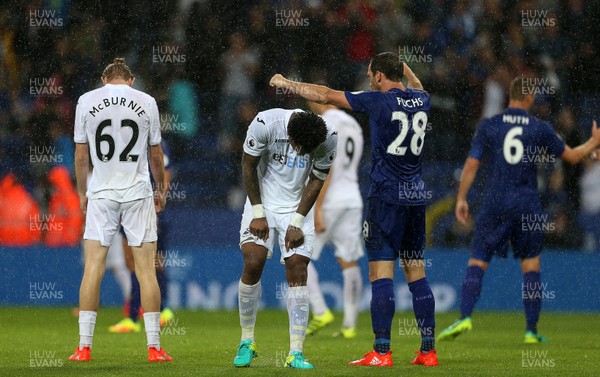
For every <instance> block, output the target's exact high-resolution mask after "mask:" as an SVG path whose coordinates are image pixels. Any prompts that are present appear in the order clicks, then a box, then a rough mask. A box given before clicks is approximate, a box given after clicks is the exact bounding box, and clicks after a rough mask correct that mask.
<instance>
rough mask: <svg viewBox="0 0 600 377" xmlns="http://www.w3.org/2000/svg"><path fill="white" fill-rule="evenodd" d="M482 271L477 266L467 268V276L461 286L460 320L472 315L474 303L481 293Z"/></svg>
mask: <svg viewBox="0 0 600 377" xmlns="http://www.w3.org/2000/svg"><path fill="white" fill-rule="evenodd" d="M484 272H485V271H484V270H483V269H482V268H481V267H479V266H469V267H467V276H465V280H464V281H463V285H462V296H461V299H460V318H461V319H463V318H466V317H470V316H471V314H472V313H473V308H474V307H475V303H476V302H477V300H479V294H480V293H481V280H482V279H483V274H484Z"/></svg>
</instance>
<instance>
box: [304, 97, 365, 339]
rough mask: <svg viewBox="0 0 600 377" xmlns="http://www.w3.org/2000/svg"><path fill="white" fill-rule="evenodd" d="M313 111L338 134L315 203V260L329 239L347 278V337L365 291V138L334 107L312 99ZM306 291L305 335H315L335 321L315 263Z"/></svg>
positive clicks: (352, 333) (353, 329)
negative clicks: (361, 179)
mask: <svg viewBox="0 0 600 377" xmlns="http://www.w3.org/2000/svg"><path fill="white" fill-rule="evenodd" d="M308 105H309V107H310V109H311V110H312V111H313V112H315V113H317V114H320V115H321V116H322V117H323V119H325V122H327V124H328V125H330V126H333V127H334V128H335V130H336V131H337V132H338V146H337V158H336V160H335V162H334V163H333V166H332V167H331V172H330V174H329V176H328V177H327V180H326V181H325V184H324V186H323V189H322V190H321V193H320V194H319V198H318V199H317V202H316V204H315V230H316V233H317V236H316V238H315V243H314V251H313V255H312V258H311V259H312V261H316V260H318V259H319V256H320V255H321V251H322V250H323V248H324V247H325V245H326V244H327V243H329V242H331V243H333V245H334V246H335V256H336V258H337V260H338V263H339V264H340V267H341V269H342V275H343V281H344V283H343V284H344V285H343V286H344V288H343V290H344V320H343V322H342V328H341V329H340V331H339V333H335V334H334V335H340V336H343V337H344V338H347V339H349V338H354V337H355V336H356V319H357V317H358V309H359V304H360V298H361V294H362V277H361V274H360V268H359V267H358V260H359V259H360V258H361V257H362V256H363V255H364V249H363V240H362V217H363V201H362V197H361V195H360V188H359V185H358V165H359V164H360V160H361V157H362V153H363V146H364V139H363V134H362V129H361V127H360V125H359V124H358V122H357V121H356V120H355V119H354V118H353V117H352V116H350V115H349V114H347V113H346V112H344V111H342V110H340V109H338V108H337V107H335V106H332V105H322V104H319V103H316V102H308ZM307 285H308V292H309V298H310V306H311V310H312V313H313V318H312V320H311V321H310V323H309V324H308V329H307V331H306V334H307V335H312V334H316V333H317V332H318V331H319V330H321V329H322V328H324V327H325V326H327V325H329V324H330V323H331V322H333V320H334V316H333V313H331V311H330V310H329V308H328V307H327V304H326V303H325V299H324V297H323V293H322V292H321V288H320V285H319V275H318V273H317V270H316V268H315V265H314V262H313V263H310V264H309V265H308V284H307Z"/></svg>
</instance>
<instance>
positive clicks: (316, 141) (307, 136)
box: [287, 111, 327, 153]
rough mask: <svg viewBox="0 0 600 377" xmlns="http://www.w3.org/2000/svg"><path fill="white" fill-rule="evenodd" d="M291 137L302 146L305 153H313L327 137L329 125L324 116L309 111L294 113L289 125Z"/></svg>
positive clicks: (288, 130)
mask: <svg viewBox="0 0 600 377" xmlns="http://www.w3.org/2000/svg"><path fill="white" fill-rule="evenodd" d="M287 132H288V136H289V138H290V139H292V140H294V143H296V144H297V145H298V146H300V147H302V150H303V151H304V153H311V152H312V151H314V150H315V148H317V147H318V146H319V145H320V144H321V143H323V142H324V141H325V138H326V137H327V126H326V125H325V121H324V120H323V118H321V117H320V116H318V115H317V114H315V113H311V112H309V111H305V112H298V113H294V115H292V117H291V118H290V121H289V123H288V126H287Z"/></svg>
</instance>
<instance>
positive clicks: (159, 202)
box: [154, 191, 167, 213]
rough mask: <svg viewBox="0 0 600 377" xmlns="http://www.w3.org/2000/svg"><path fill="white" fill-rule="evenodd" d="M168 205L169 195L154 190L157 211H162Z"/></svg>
mask: <svg viewBox="0 0 600 377" xmlns="http://www.w3.org/2000/svg"><path fill="white" fill-rule="evenodd" d="M166 205H167V196H166V195H165V194H163V193H161V192H160V191H154V209H156V213H161V212H162V211H163V210H164V209H165V206H166Z"/></svg>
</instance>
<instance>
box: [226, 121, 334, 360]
mask: <svg viewBox="0 0 600 377" xmlns="http://www.w3.org/2000/svg"><path fill="white" fill-rule="evenodd" d="M336 146H337V135H336V133H335V132H334V130H333V129H332V128H331V127H329V126H327V125H326V124H325V121H324V120H323V118H321V117H319V116H318V115H316V114H314V113H310V112H304V111H302V110H299V109H297V110H284V109H271V110H267V111H263V112H260V113H258V115H257V116H256V118H255V119H254V120H253V121H252V123H251V124H250V127H249V128H248V132H247V135H246V140H245V141H244V155H243V161H242V174H243V178H244V185H245V187H246V191H247V193H248V199H247V200H246V206H245V207H244V214H243V215H242V223H241V228H240V247H241V249H242V254H243V255H244V271H243V273H242V277H241V279H240V283H239V301H238V302H239V311H240V325H241V328H242V338H241V343H240V345H239V347H238V350H237V354H236V356H235V359H234V360H233V364H234V365H235V366H236V367H246V366H249V365H250V363H251V362H252V359H253V358H254V357H256V355H257V354H256V343H255V342H254V325H255V323H256V311H257V308H258V302H259V300H260V295H261V284H260V278H261V276H262V271H263V268H264V266H265V262H266V260H267V258H270V257H271V256H272V254H273V245H274V242H275V238H276V237H277V241H278V243H279V248H280V249H281V259H280V260H281V263H282V264H285V270H286V271H285V272H286V278H287V282H288V285H289V289H288V291H287V294H286V299H287V309H288V314H289V321H290V324H289V325H290V326H289V329H290V352H289V355H288V357H287V359H286V361H285V366H286V367H290V368H298V369H311V368H313V366H312V365H311V364H310V363H309V362H308V361H306V359H305V358H304V355H303V353H302V348H303V345H304V337H305V334H306V325H307V323H308V314H309V309H308V304H309V302H308V289H307V287H306V278H307V272H306V268H307V265H308V263H309V262H310V258H311V255H312V251H313V239H314V215H313V211H312V207H313V205H314V203H315V200H316V199H317V196H318V195H319V192H320V191H321V187H323V182H324V181H325V179H326V178H327V174H328V173H329V169H330V168H331V165H332V163H333V161H334V160H335V154H336Z"/></svg>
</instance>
